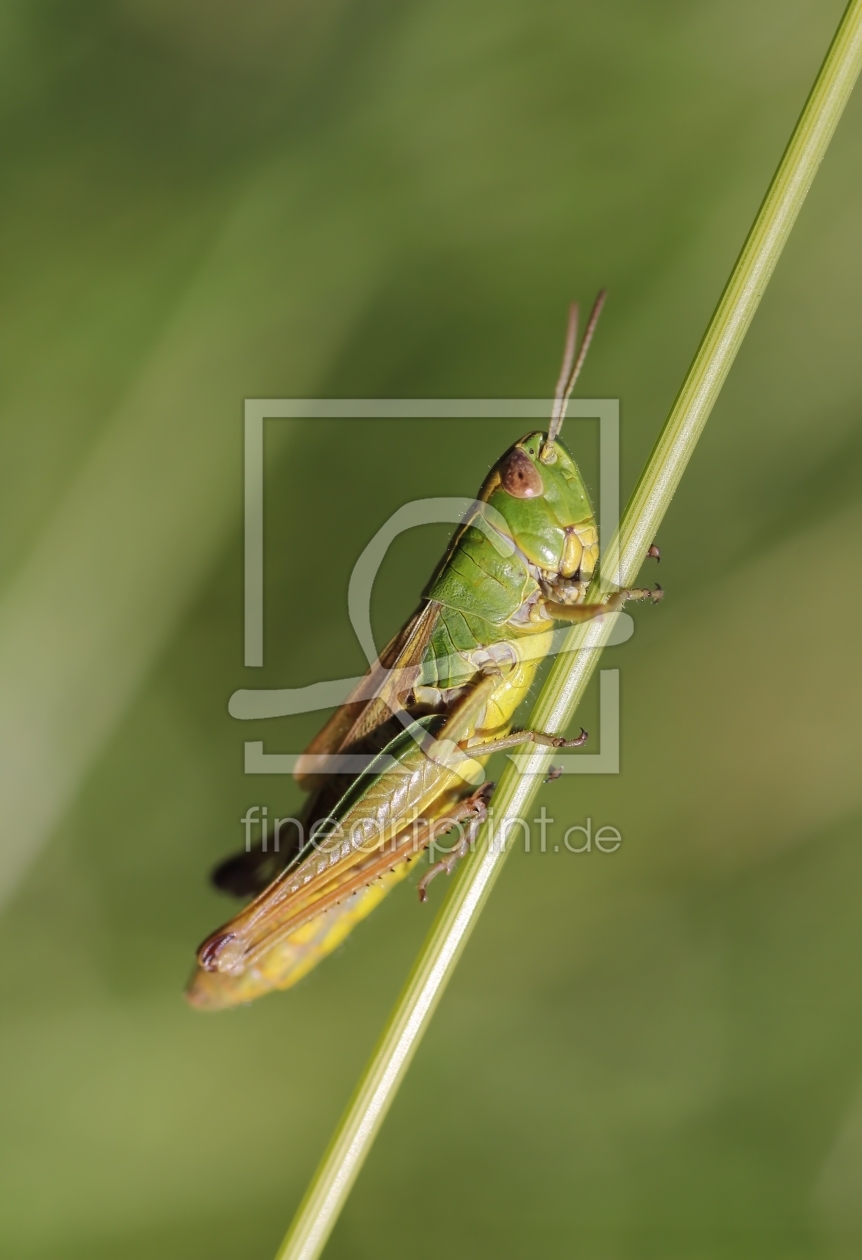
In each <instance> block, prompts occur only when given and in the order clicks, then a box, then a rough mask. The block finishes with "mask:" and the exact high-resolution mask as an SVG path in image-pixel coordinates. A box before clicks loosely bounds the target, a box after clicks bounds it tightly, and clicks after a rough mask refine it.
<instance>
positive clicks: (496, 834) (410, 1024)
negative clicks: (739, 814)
mask: <svg viewBox="0 0 862 1260" xmlns="http://www.w3.org/2000/svg"><path fill="white" fill-rule="evenodd" d="M860 65H862V0H851V3H850V4H849V5H848V6H847V9H846V11H845V13H844V17H843V18H842V21H841V24H840V26H839V28H838V31H837V33H836V35H835V38H834V40H833V42H832V46H831V47H830V49H829V52H828V54H827V56H826V59H825V61H824V63H823V65H822V67H821V69H820V73H819V74H818V76H817V80H816V82H815V84H814V87H813V89H812V91H811V95H810V96H809V98H808V101H807V103H806V105H805V108H804V110H803V111H802V115H801V117H800V119H799V122H798V123H797V125H796V128H795V130H794V132H793V135H792V137H791V139H790V143H789V144H788V146H787V149H786V150H785V153H784V156H783V157H782V159H781V162H780V164H779V166H778V170H777V171H776V173H775V176H774V178H773V180H772V183H771V185H770V187H769V191H768V192H767V194H766V197H765V198H764V201H763V204H762V205H761V207H760V210H759V211H758V214H757V218H756V219H755V221H754V225H753V227H752V229H751V231H750V233H749V235H748V239H747V240H746V242H745V245H744V247H743V249H742V252H741V254H740V255H739V258H738V260H737V262H736V265H735V267H734V269H733V272H732V274H731V276H730V279H729V280H728V283H727V287H726V288H725V290H724V293H723V294H722V296H721V300H720V301H719V303H718V306H717V307H716V309H715V313H714V314H713V317H712V319H711V321H710V324H709V327H708V328H707V330H706V333H705V335H704V338H703V340H702V342H701V344H700V346H699V348H698V350H697V353H696V354H695V357H694V360H693V362H692V365H691V367H690V369H689V371H688V375H687V376H686V378H685V381H684V382H683V385H682V388H681V389H680V391H679V394H678V395H677V398H676V400H675V402H674V404H673V407H672V409H671V412H670V415H669V416H668V418H667V421H666V422H665V425H664V427H663V429H662V431H661V434H660V436H659V439H658V441H657V443H656V445H655V448H654V450H653V452H652V454H651V456H650V459H649V462H648V463H647V466H646V468H645V470H644V472H643V475H642V477H641V479H640V481H639V482H638V484H637V487H636V488H635V491H634V494H633V495H632V498H631V501H630V503H629V505H628V507H627V509H626V512H625V515H624V517H623V519H622V523H621V525H620V529H619V533H618V534H617V536H616V537H615V538H614V539H613V541H612V542H611V544H610V546H609V547H608V549H607V552H606V555H605V559H604V562H603V565H602V574H601V576H600V577H599V578H598V579H597V590H598V592H599V593H602V592H605V591H607V590H609V589H612V588H613V586H615V585H622V586H627V585H630V584H632V583H633V582H634V580H635V578H636V577H637V574H638V571H639V569H640V567H641V564H642V562H643V559H644V557H645V555H646V552H647V548H648V547H649V545H650V543H651V542H652V541H653V538H654V537H655V534H656V532H657V530H658V527H659V525H660V523H661V521H662V518H663V517H664V514H665V512H666V511H667V508H668V506H669V504H670V501H671V499H672V498H673V495H674V492H675V491H676V488H677V486H678V484H679V481H680V478H681V476H682V474H683V471H684V469H685V466H686V464H687V463H688V461H689V459H690V458H691V455H692V452H693V450H694V447H695V445H696V443H697V440H698V438H699V437H700V434H701V432H702V431H703V426H704V424H705V423H706V420H707V417H708V416H709V413H710V411H711V410H712V408H713V406H714V404H715V400H716V398H717V397H718V394H719V391H720V389H721V387H722V385H723V383H724V379H725V377H726V376H727V373H728V371H729V370H730V366H731V364H732V363H733V360H734V358H735V357H736V353H737V351H738V349H739V347H740V345H741V344H742V339H743V337H744V336H745V334H746V332H747V330H748V326H749V324H750V323H751V321H752V319H753V317H754V312H755V311H756V310H757V306H758V304H759V302H760V299H761V297H762V295H763V292H764V290H765V288H766V285H767V283H768V282H769V278H770V276H771V275H772V272H773V269H774V267H775V264H776V263H777V261H778V258H779V256H780V254H781V251H782V249H783V248H784V244H785V242H786V240H787V237H788V235H789V233H790V229H791V228H792V226H793V223H794V222H795V219H796V216H797V214H798V213H799V210H800V207H801V206H802V203H803V201H804V200H805V196H806V194H807V192H808V189H809V188H810V187H811V183H812V180H813V179H814V176H815V174H816V173H817V168H818V166H819V165H820V162H821V160H822V158H823V155H824V154H825V152H826V149H827V148H828V145H829V141H830V140H831V138H832V134H833V132H834V130H835V127H836V124H837V122H838V119H839V118H840V116H841V113H842V111H843V109H844V106H845V104H846V103H847V100H848V98H849V96H850V93H851V91H852V89H853V85H854V83H855V81H856V78H857V76H858V74H859V70H860ZM594 585H595V584H594ZM614 620H615V617H613V616H606V617H601V618H597V619H596V620H595V621H593V622H591V623H588V624H587V625H586V626H583V627H576V628H575V629H573V630H572V631H571V632H570V633H569V634H568V635H567V637H566V639H565V641H564V644H563V650H562V652H561V654H560V655H559V656H558V657H557V659H556V661H555V662H554V665H553V668H552V669H551V671H550V673H549V675H548V678H547V681H546V683H545V686H544V688H543V689H542V692H541V695H540V696H539V699H538V702H537V704H536V707H535V710H534V712H533V714H532V716H531V718H530V723H529V725H530V726H531V727H533V728H534V729H538V730H545V731H552V732H555V731H564V730H565V729H566V728H567V727H568V725H569V723H570V722H571V719H572V716H573V714H574V712H575V709H576V708H577V705H578V703H579V701H580V699H581V697H582V695H583V693H584V689H585V688H586V685H587V683H588V682H589V679H590V677H591V676H592V673H593V670H594V669H595V667H596V664H597V662H598V659H599V655H600V653H601V649H602V648H603V647H604V646H605V644H606V642H607V640H608V638H609V636H610V633H611V630H612V625H613V621H614ZM548 760H549V754H548V753H547V751H542V750H539V749H536V750H535V751H532V752H528V753H525V754H524V755H522V756H519V757H518V763H519V765H518V767H516V766H515V765H514V764H513V763H512V762H510V764H509V765H508V766H507V768H506V770H505V772H504V773H503V775H502V778H501V780H500V784H499V787H498V789H497V793H496V795H495V799H494V817H493V819H492V820H490V821H489V823H488V824H487V825H486V827H485V829H484V832H483V834H482V836H480V837H479V840H478V842H477V844H476V846H475V848H474V850H473V852H472V853H471V854H470V855H469V856H468V857H467V858H466V859H465V861H464V862H463V864H462V869H461V872H460V874H459V876H458V878H457V881H456V883H455V886H454V887H453V888H452V890H451V893H450V895H449V896H448V897H447V899H446V901H445V903H444V905H443V907H442V909H441V910H440V913H439V915H438V917H437V919H436V921H435V922H434V924H433V926H432V928H431V931H430V933H429V935H428V938H427V940H426V941H425V944H424V945H423V947H422V950H421V952H420V954H419V957H418V958H417V960H416V963H415V965H414V967H413V970H412V972H411V974H410V977H409V979H408V980H407V983H406V985H405V987H404V990H403V992H402V993H401V996H400V997H399V999H398V1002H397V1004H396V1006H395V1009H394V1010H393V1012H392V1015H391V1017H390V1019H389V1022H388V1023H387V1025H386V1028H385V1030H384V1032H383V1035H382V1036H381V1038H380V1041H379V1043H378V1045H377V1047H376V1049H375V1050H374V1053H373V1054H372V1056H371V1059H370V1061H369V1063H368V1066H367V1067H366V1069H365V1072H364V1073H363V1076H362V1078H361V1080H360V1082H359V1084H358V1086H357V1088H356V1091H355V1093H354V1095H353V1097H352V1099H351V1100H350V1103H349V1104H348V1107H347V1110H346V1111H345V1113H344V1116H343V1117H342V1119H341V1122H340V1123H339V1126H338V1128H337V1130H336V1131H335V1134H334V1136H333V1138H332V1141H331V1143H330V1145H329V1148H328V1150H327V1151H326V1154H325V1155H324V1157H323V1160H322V1161H321V1164H320V1166H319V1168H318V1169H317V1172H316V1173H315V1175H314V1178H313V1180H312V1182H311V1185H310V1186H309V1188H308V1191H307V1192H306V1195H305V1198H304V1199H303V1201H302V1203H301V1204H300V1207H299V1210H298V1212H297V1214H296V1217H295V1219H294V1221H293V1224H292V1225H291V1227H290V1230H289V1231H288V1234H287V1236H286V1237H285V1239H284V1242H283V1243H282V1245H281V1247H280V1248H279V1250H278V1254H277V1257H276V1260H313V1258H314V1257H316V1256H319V1255H320V1253H321V1251H322V1250H323V1247H324V1246H325V1244H326V1240H327V1238H328V1237H329V1234H330V1232H331V1230H332V1227H333V1225H334V1224H335V1221H336V1219H337V1217H338V1213H339V1211H340V1210H341V1207H342V1206H343V1204H344V1202H345V1200H346V1198H347V1195H348V1194H349V1192H350V1188H351V1186H352V1185H353V1182H354V1180H355V1178H356V1175H357V1173H358V1172H359V1169H360V1167H361V1166H362V1163H363V1160H364V1159H365V1156H366V1154H367V1153H368V1151H369V1149H370V1147H371V1144H372V1142H373V1140H374V1137H375V1135H376V1133H377V1130H378V1129H379V1127H380V1125H381V1123H382V1121H383V1118H384V1116H385V1115H386V1112H387V1110H388V1108H389V1105H390V1103H391V1101H392V1099H393V1097H394V1095H395V1092H396V1090H397V1089H398V1085H399V1084H400V1082H401V1079H402V1077H403V1076H404V1073H405V1071H406V1070H407V1067H408V1065H409V1063H410V1061H411V1059H412V1057H413V1054H414V1053H415V1051H416V1047H417V1046H418V1044H419V1041H420V1040H421V1037H422V1034H423V1032H424V1030H425V1028H426V1027H427V1025H428V1022H429V1020H430V1018H431V1015H432V1014H433V1012H434V1009H435V1007H436V1005H437V1003H438V1001H439V1000H440V996H441V994H442V992H443V990H444V988H445V986H446V983H447V982H448V979H449V977H450V976H451V974H452V971H453V970H454V967H455V964H456V962H457V961H458V958H459V956H460V954H461V951H462V950H463V948H464V945H465V943H466V941H467V938H468V936H469V935H470V932H471V931H472V929H473V926H474V924H475V922H476V919H477V918H478V915H479V912H480V910H481V909H482V906H483V905H484V903H485V900H486V898H487V897H488V894H489V893H490V891H491V888H492V887H493V884H494V881H495V880H496V878H497V877H498V875H499V874H500V870H501V869H502V865H503V860H504V858H505V856H506V843H505V842H506V836H507V834H508V832H509V831H510V830H511V827H512V826H513V824H514V822H515V820H517V819H520V818H523V817H524V815H525V814H526V813H527V811H528V810H529V809H530V806H531V804H532V802H533V799H534V797H535V795H536V793H537V791H538V788H539V785H540V784H541V782H542V776H543V774H544V772H545V769H546V767H547V763H548Z"/></svg>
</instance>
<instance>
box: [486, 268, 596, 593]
mask: <svg viewBox="0 0 862 1260" xmlns="http://www.w3.org/2000/svg"><path fill="white" fill-rule="evenodd" d="M604 301H605V293H604V291H602V292H601V293H600V294H599V296H598V297H597V298H596V301H595V303H594V305H593V309H592V311H591V312H590V317H589V319H588V320H587V326H586V329H585V331H584V337H583V341H582V342H581V345H580V349H577V340H578V308H577V305H575V304H573V305H572V306H571V307H570V309H569V326H568V329H567V332H566V345H565V350H564V352H563V366H562V369H561V371H560V377H559V380H558V381H557V390H556V393H555V395H554V408H553V411H552V413H551V424H550V427H549V429H548V432H547V433H528V434H527V436H526V437H523V438H521V440H520V442H516V443H515V445H514V446H513V447H512V448H511V449H510V450H508V451H506V454H505V455H504V456H503V458H502V459H501V460H500V461H499V463H497V464H496V465H495V466H494V468H492V469H491V474H490V476H489V477H488V479H487V481H486V482H485V484H484V486H483V487H482V490H481V491H480V494H479V497H480V498H481V499H484V500H485V502H486V503H488V504H489V505H490V506H491V507H493V508H496V510H497V511H498V512H499V513H500V515H501V516H502V517H503V519H504V521H505V523H506V525H507V527H508V529H509V532H510V533H511V535H512V539H513V541H514V542H515V545H516V546H517V547H518V549H519V550H520V551H521V552H522V554H523V555H524V556H526V558H527V560H528V561H529V563H530V564H531V565H532V566H534V568H535V569H537V570H538V578H539V581H540V582H541V584H542V586H543V588H544V590H545V592H546V594H548V595H549V596H550V597H551V598H552V599H554V600H558V601H560V602H561V603H571V604H576V603H580V602H581V601H582V600H583V598H584V595H585V593H586V588H587V585H588V583H589V581H590V578H591V577H592V575H593V572H594V570H595V567H596V564H597V562H598V558H599V535H598V530H597V529H596V518H595V513H594V512H593V507H592V504H591V503H590V497H589V495H588V494H587V490H586V486H585V485H584V482H583V478H582V477H581V474H580V471H579V469H578V466H577V464H576V463H575V461H574V460H573V459H572V457H571V455H570V454H569V452H568V451H567V450H566V448H565V446H563V444H562V442H561V441H560V440H559V433H560V428H561V426H562V423H563V418H564V416H565V414H566V405H567V403H568V401H569V398H570V397H571V393H572V390H573V389H574V387H575V381H576V380H577V379H578V374H579V372H580V370H581V368H582V366H583V363H584V359H585V358H586V354H587V350H588V349H589V345H590V342H591V341H592V338H593V333H594V332H595V329H596V324H597V322H598V318H599V315H600V314H601V309H602V306H603V305H604ZM576 350H577V355H576V353H575V351H576Z"/></svg>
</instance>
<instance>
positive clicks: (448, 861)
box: [416, 783, 494, 901]
mask: <svg viewBox="0 0 862 1260" xmlns="http://www.w3.org/2000/svg"><path fill="white" fill-rule="evenodd" d="M493 790H494V784H493V783H485V784H483V786H482V787H480V788H479V790H478V791H477V792H474V793H473V795H472V796H469V797H467V799H466V800H465V801H464V802H463V804H464V805H469V807H470V812H469V814H465V815H464V817H469V818H470V822H469V825H468V827H467V830H466V832H465V833H464V834H463V835H462V836H461V839H460V840H459V841H458V843H457V844H456V845H455V847H454V849H453V850H452V852H451V853H447V855H446V857H444V858H441V859H440V861H439V862H435V863H434V864H433V866H429V867H428V870H427V871H426V872H425V874H424V875H423V876H422V878H421V879H420V881H419V883H418V884H417V886H416V891H417V892H418V893H419V900H420V901H425V900H426V899H427V897H428V885H429V884H430V883H431V880H432V879H436V878H437V876H438V875H441V874H443V872H444V871H445V873H446V874H447V875H451V874H452V872H453V870H454V869H455V867H456V865H457V864H458V862H460V860H461V858H462V857H466V856H467V854H468V853H469V851H470V848H471V847H472V844H473V841H474V840H475V839H476V837H477V835H478V834H479V828H480V827H481V826H482V823H483V822H484V821H485V819H486V818H487V817H488V800H489V798H490V796H491V792H492V791H493ZM441 821H442V820H441ZM440 835H445V829H440V830H438V835H437V836H435V839H437V838H438V837H439V836H440Z"/></svg>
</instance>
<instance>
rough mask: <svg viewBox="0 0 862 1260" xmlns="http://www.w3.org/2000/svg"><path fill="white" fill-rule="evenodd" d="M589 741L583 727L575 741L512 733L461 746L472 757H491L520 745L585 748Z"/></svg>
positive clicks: (518, 732)
mask: <svg viewBox="0 0 862 1260" xmlns="http://www.w3.org/2000/svg"><path fill="white" fill-rule="evenodd" d="M588 739H589V736H588V735H587V732H586V731H585V730H584V728H583V727H581V733H580V735H578V736H576V737H575V739H566V737H565V735H546V734H545V733H544V732H543V731H512V732H511V734H509V735H502V736H501V737H500V738H499V739H491V740H488V741H487V742H486V743H481V744H470V743H468V744H467V745H466V746H465V745H463V744H462V745H461V747H462V748H464V751H465V752H468V753H469V754H470V755H471V756H472V757H489V756H490V755H491V753H495V752H504V751H505V750H506V749H507V748H517V747H518V745H519V744H539V745H540V746H541V747H542V748H583V746H584V744H585V743H586V742H587V740H588Z"/></svg>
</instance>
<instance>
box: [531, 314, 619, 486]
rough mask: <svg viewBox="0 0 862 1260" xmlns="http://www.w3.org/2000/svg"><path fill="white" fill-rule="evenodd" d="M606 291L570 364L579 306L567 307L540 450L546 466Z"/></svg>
mask: <svg viewBox="0 0 862 1260" xmlns="http://www.w3.org/2000/svg"><path fill="white" fill-rule="evenodd" d="M607 296H608V293H607V289H602V290H601V291H600V293H599V295H598V297H597V298H596V300H595V302H594V303H593V309H592V310H591V311H590V318H589V319H588V320H587V326H586V328H585V329H584V339H583V341H582V342H581V348H580V350H579V351H578V357H577V358H576V359H575V361H574V365H573V364H572V359H574V356H575V344H576V343H577V339H578V305H577V303H576V302H573V303H572V305H571V306H570V307H569V326H568V329H567V331H566V348H565V350H564V352H563V366H562V369H561V371H560V379H559V380H558V381H557V388H556V390H555V392H554V407H553V410H552V412H551V423H550V425H549V426H548V436H547V438H546V439H545V444H544V446H543V448H542V459H543V461H545V462H547V463H551V462H552V460H551V459H547V458H546V456H549V455H550V452H551V448H552V447H553V445H554V442H555V441H556V439H557V437H558V436H559V433H560V429H561V428H562V427H563V418H564V416H565V414H566V404H567V403H568V401H569V399H570V398H571V396H572V390H573V389H574V388H575V382H576V381H577V379H578V377H579V376H580V374H581V368H582V367H583V366H584V359H586V357H587V351H588V350H589V348H590V342H591V341H592V339H593V333H594V332H595V331H596V324H597V323H598V322H599V316H600V315H601V313H602V307H603V306H604V304H605V299H606V298H607Z"/></svg>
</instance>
